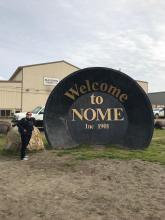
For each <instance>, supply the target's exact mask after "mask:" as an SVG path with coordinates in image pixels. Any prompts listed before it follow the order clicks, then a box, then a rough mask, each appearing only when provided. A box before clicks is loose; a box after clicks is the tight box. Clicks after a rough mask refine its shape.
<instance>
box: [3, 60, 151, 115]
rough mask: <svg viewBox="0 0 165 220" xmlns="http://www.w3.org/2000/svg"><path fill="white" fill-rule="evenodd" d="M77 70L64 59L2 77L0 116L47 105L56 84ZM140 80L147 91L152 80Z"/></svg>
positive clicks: (26, 67)
mask: <svg viewBox="0 0 165 220" xmlns="http://www.w3.org/2000/svg"><path fill="white" fill-rule="evenodd" d="M77 70H79V68H78V67H76V66H74V65H72V64H70V63H68V62H66V61H64V60H62V61H57V62H51V63H41V64H33V65H28V66H20V67H18V68H17V69H16V71H15V72H14V73H13V75H12V76H11V77H10V79H9V80H7V81H5V80H0V117H10V116H11V115H12V113H14V112H20V111H31V110H32V109H34V108H35V107H36V106H44V105H45V103H46V100H47V98H48V96H49V94H50V92H51V91H52V89H53V88H54V87H55V86H56V84H57V83H58V82H59V81H60V80H61V79H63V78H64V77H66V76H67V75H69V74H70V73H72V72H75V71H77ZM137 82H138V84H139V85H140V86H141V87H142V88H143V89H144V91H145V92H146V93H147V92H148V83H147V82H144V81H137Z"/></svg>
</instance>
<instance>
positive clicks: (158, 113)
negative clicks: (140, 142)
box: [153, 108, 165, 118]
mask: <svg viewBox="0 0 165 220" xmlns="http://www.w3.org/2000/svg"><path fill="white" fill-rule="evenodd" d="M153 113H154V118H164V117H165V108H155V109H153Z"/></svg>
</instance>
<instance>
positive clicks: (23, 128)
mask: <svg viewBox="0 0 165 220" xmlns="http://www.w3.org/2000/svg"><path fill="white" fill-rule="evenodd" d="M34 123H35V121H34V118H29V119H28V118H22V119H21V120H20V121H18V123H17V124H16V125H17V126H18V128H19V132H20V133H21V134H27V135H31V134H32V131H33V129H34V127H33V126H34Z"/></svg>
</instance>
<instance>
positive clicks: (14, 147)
mask: <svg viewBox="0 0 165 220" xmlns="http://www.w3.org/2000/svg"><path fill="white" fill-rule="evenodd" d="M6 141H7V144H6V146H5V149H6V150H11V151H18V150H19V149H20V147H21V136H20V133H19V132H18V128H17V127H13V128H11V129H10V130H9V131H8V133H7V136H6Z"/></svg>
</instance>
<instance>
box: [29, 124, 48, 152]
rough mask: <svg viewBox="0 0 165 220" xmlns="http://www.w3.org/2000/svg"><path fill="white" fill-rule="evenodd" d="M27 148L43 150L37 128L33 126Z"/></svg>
mask: <svg viewBox="0 0 165 220" xmlns="http://www.w3.org/2000/svg"><path fill="white" fill-rule="evenodd" d="M28 149H29V150H30V151H32V150H44V149H45V148H44V143H43V140H42V136H41V133H40V131H39V129H38V128H36V127H34V130H33V134H32V137H31V139H30V143H29V145H28Z"/></svg>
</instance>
